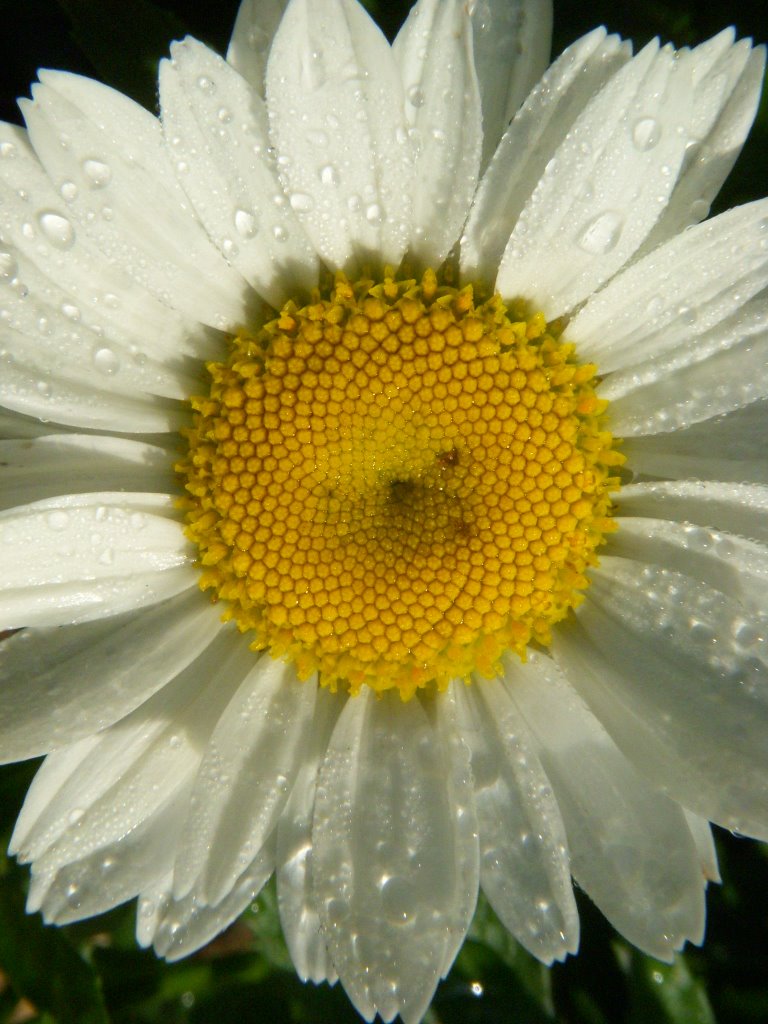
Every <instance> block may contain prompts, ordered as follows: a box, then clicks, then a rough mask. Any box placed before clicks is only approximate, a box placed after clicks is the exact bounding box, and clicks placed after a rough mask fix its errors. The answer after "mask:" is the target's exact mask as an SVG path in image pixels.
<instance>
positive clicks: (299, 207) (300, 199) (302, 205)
mask: <svg viewBox="0 0 768 1024" xmlns="http://www.w3.org/2000/svg"><path fill="white" fill-rule="evenodd" d="M289 201H290V204H291V209H292V210H296V211H297V212H298V213H306V212H307V211H308V210H311V209H312V207H313V206H314V205H315V203H314V200H313V199H312V196H308V195H306V194H305V193H304V192H294V193H293V194H292V195H291V196H290V200H289Z"/></svg>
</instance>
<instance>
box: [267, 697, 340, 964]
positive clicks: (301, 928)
mask: <svg viewBox="0 0 768 1024" xmlns="http://www.w3.org/2000/svg"><path fill="white" fill-rule="evenodd" d="M344 702H345V699H344V698H343V697H342V696H340V695H336V694H332V693H331V692H330V691H329V690H327V689H326V688H325V687H321V688H320V689H319V690H318V693H317V700H316V703H315V713H314V717H313V720H312V735H311V739H310V743H309V746H308V748H307V751H306V756H305V759H304V762H303V764H302V765H301V768H300V769H299V771H298V774H297V776H296V782H295V784H294V787H293V789H292V791H291V795H290V797H289V798H288V803H287V804H286V806H285V810H284V811H283V813H282V815H281V816H280V821H279V822H278V826H277V899H278V906H279V909H280V923H281V925H282V928H283V934H284V935H285V941H286V944H287V946H288V950H289V952H290V954H291V959H292V960H293V963H294V966H295V967H296V973H297V974H298V975H299V977H300V978H301V979H302V981H307V980H310V981H314V982H315V983H316V984H318V983H319V982H321V981H326V980H327V981H330V982H331V983H333V982H334V981H335V980H336V977H337V975H336V971H335V970H334V969H333V965H332V964H331V962H330V959H329V957H328V950H327V947H326V943H325V937H324V936H323V934H322V931H321V928H320V917H319V915H318V913H317V908H316V906H315V900H314V894H313V891H312V861H313V853H312V815H313V812H314V808H315V789H316V785H317V772H318V769H319V767H320V762H321V760H322V758H323V756H324V754H325V750H326V747H327V746H328V740H329V739H330V738H331V733H332V731H333V727H334V725H335V724H336V720H337V718H338V716H339V714H340V712H341V709H342V707H343V706H344Z"/></svg>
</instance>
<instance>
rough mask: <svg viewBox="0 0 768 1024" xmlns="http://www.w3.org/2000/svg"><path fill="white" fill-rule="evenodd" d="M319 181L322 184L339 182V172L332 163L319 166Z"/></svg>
mask: <svg viewBox="0 0 768 1024" xmlns="http://www.w3.org/2000/svg"><path fill="white" fill-rule="evenodd" d="M320 181H321V183H322V184H323V185H338V184H339V172H338V171H337V170H336V168H335V167H334V166H333V164H326V165H325V167H321V168H320Z"/></svg>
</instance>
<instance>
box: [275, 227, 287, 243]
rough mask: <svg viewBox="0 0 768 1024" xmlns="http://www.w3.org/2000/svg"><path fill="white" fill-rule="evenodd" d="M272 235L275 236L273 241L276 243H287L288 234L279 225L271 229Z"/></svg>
mask: <svg viewBox="0 0 768 1024" xmlns="http://www.w3.org/2000/svg"><path fill="white" fill-rule="evenodd" d="M272 234H273V235H274V236H275V240H276V241H278V242H287V241H288V232H287V231H286V230H285V228H284V227H282V226H281V225H280V224H275V226H274V227H273V228H272Z"/></svg>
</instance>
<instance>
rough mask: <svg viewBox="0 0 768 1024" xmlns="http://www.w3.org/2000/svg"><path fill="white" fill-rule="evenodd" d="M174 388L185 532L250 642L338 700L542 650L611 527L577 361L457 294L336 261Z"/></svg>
mask: <svg viewBox="0 0 768 1024" xmlns="http://www.w3.org/2000/svg"><path fill="white" fill-rule="evenodd" d="M207 369H208V372H209V374H210V378H211V386H210V394H209V395H207V396H204V397H197V398H193V399H192V407H193V409H194V421H193V426H192V428H191V429H190V430H189V431H187V440H188V443H189V452H188V454H187V456H186V458H185V459H184V460H183V461H182V462H181V463H180V464H179V466H178V469H179V471H180V472H181V473H182V474H183V476H184V478H185V486H186V490H187V492H188V498H186V499H185V508H186V517H187V524H188V525H187V535H188V536H189V537H190V538H191V539H192V540H193V541H194V542H195V544H196V545H197V547H198V549H199V552H200V563H201V566H202V577H201V584H200V585H201V586H202V587H203V588H204V589H209V588H210V589H211V590H212V591H213V593H214V598H215V599H221V600H222V601H224V602H226V611H225V618H234V619H235V621H236V622H237V624H238V626H239V628H240V629H241V630H243V631H249V632H250V633H251V634H252V636H253V647H254V648H255V649H259V650H261V649H268V650H269V651H270V652H271V654H272V655H273V656H274V657H288V658H291V659H292V660H293V661H294V662H295V665H296V668H297V671H298V674H299V676H300V677H302V678H306V677H307V676H309V675H310V674H311V673H313V672H316V671H317V672H318V673H319V678H320V681H321V682H322V683H324V684H325V685H328V686H330V687H332V688H336V687H337V686H338V685H340V684H341V685H344V686H346V687H348V688H349V690H350V692H352V693H355V692H357V691H358V690H359V688H360V687H361V686H362V685H367V686H370V687H372V688H373V689H375V690H385V689H389V688H392V687H397V688H398V689H399V690H400V693H401V695H402V696H403V698H404V699H407V698H409V697H410V696H412V695H413V693H414V692H415V690H416V689H417V688H418V687H422V686H427V685H432V684H434V685H437V686H438V687H444V686H445V685H447V683H448V682H449V681H450V680H451V679H455V678H461V677H464V678H468V677H469V676H470V674H471V673H473V672H478V673H479V674H481V675H485V676H490V675H492V674H494V672H495V671H496V667H497V664H498V659H499V657H500V655H501V654H502V653H503V652H504V651H507V650H514V651H516V652H517V653H518V654H519V655H520V656H521V657H524V656H525V650H526V647H527V645H528V644H529V643H531V642H532V641H533V642H536V643H539V644H547V643H548V642H549V639H550V627H551V626H552V624H553V623H555V622H557V621H558V620H559V619H562V618H563V616H565V614H566V613H567V611H568V609H569V608H572V607H574V606H575V605H577V604H578V603H579V601H580V599H581V591H582V590H583V589H584V588H585V587H586V586H587V583H588V581H587V579H586V577H585V575H584V571H585V569H586V568H587V567H588V566H590V565H594V564H596V558H595V550H596V548H597V547H598V545H599V544H600V543H601V541H602V539H603V536H604V534H605V532H606V531H607V530H610V529H611V527H612V525H613V523H612V521H611V519H610V518H609V512H610V497H609V492H610V491H611V490H615V489H616V487H617V486H618V481H617V479H616V478H615V477H614V476H613V475H612V471H613V467H615V466H616V465H618V464H619V463H620V462H621V461H622V458H621V456H620V455H619V454H618V452H616V450H615V449H614V448H613V447H612V438H611V435H610V434H609V433H607V432H606V431H605V430H604V428H603V423H602V414H603V412H604V409H605V405H606V403H605V402H601V401H600V400H599V399H598V398H597V397H596V396H595V393H594V390H593V387H592V380H593V377H594V373H595V367H594V366H589V365H584V364H579V363H578V362H577V361H576V359H575V357H574V351H573V346H572V345H569V344H566V343H564V342H563V341H561V340H560V338H559V336H558V330H557V327H556V325H551V324H550V325H547V324H546V322H545V320H544V317H543V316H542V315H541V314H537V315H534V316H532V317H530V318H527V319H526V318H525V317H524V316H521V315H513V314H512V311H510V310H508V309H507V308H506V307H505V305H504V303H503V302H502V301H501V298H500V297H499V296H498V295H494V296H493V297H492V298H491V299H489V300H487V301H485V302H482V303H479V304H476V303H475V299H474V295H473V289H472V288H471V287H466V288H464V289H461V290H458V289H456V288H453V287H450V286H448V285H440V284H439V283H438V280H437V278H436V275H435V274H434V273H433V272H432V271H428V272H427V273H426V274H425V275H424V276H423V278H422V280H421V282H418V283H417V282H415V281H400V280H396V279H395V278H394V277H391V276H385V278H384V280H383V281H381V282H379V283H375V282H373V281H370V280H360V281H357V282H354V283H352V282H350V281H348V280H347V278H346V277H345V276H344V275H342V274H337V275H336V277H335V279H334V280H333V282H332V284H330V285H329V287H328V288H327V289H325V291H324V292H321V291H318V292H317V294H316V295H314V296H313V301H312V303H311V304H310V305H307V306H305V307H304V308H301V309H299V308H297V306H296V305H295V304H294V303H290V302H289V303H288V304H287V305H286V306H285V307H284V308H283V309H282V310H281V311H280V313H279V315H278V316H277V317H276V319H274V320H273V321H272V322H270V323H268V324H266V326H264V327H263V328H261V329H259V330H258V331H255V332H254V333H248V332H242V333H241V334H239V335H238V336H237V337H235V338H233V339H232V343H231V351H230V354H229V358H228V359H227V360H226V362H223V363H212V364H209V366H208V368H207Z"/></svg>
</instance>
